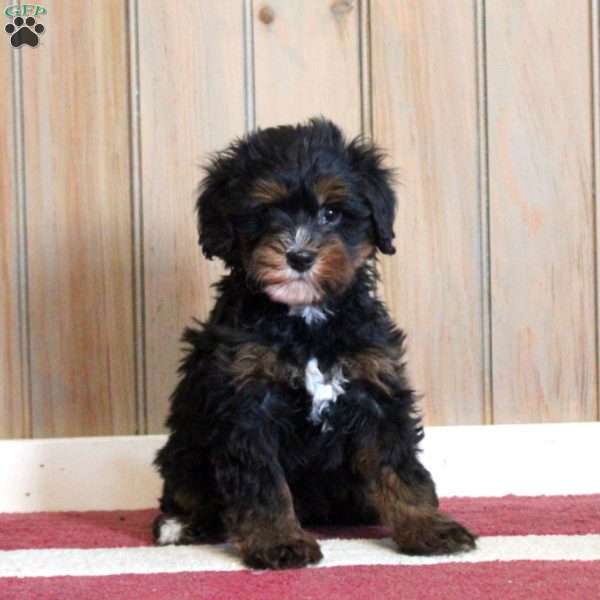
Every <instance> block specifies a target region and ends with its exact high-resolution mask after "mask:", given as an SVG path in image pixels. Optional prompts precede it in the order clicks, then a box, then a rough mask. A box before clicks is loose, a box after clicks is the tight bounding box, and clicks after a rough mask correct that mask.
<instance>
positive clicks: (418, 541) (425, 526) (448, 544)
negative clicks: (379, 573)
mask: <svg viewBox="0 0 600 600" xmlns="http://www.w3.org/2000/svg"><path fill="white" fill-rule="evenodd" d="M393 537H394V540H395V541H396V543H397V544H398V549H399V550H400V552H403V553H404V554H421V555H435V554H456V553H458V552H468V551H469V550H473V549H474V548H475V540H476V539H477V536H476V535H474V534H473V533H471V532H470V531H469V530H468V529H467V528H466V527H464V526H463V525H461V524H460V523H457V522H456V521H454V520H453V519H451V518H450V517H448V516H446V515H444V514H441V513H437V514H435V515H433V516H432V517H427V518H425V519H419V520H415V521H411V522H410V523H407V524H406V525H405V526H404V527H402V528H400V529H398V530H397V531H396V532H395V533H394V536H393Z"/></svg>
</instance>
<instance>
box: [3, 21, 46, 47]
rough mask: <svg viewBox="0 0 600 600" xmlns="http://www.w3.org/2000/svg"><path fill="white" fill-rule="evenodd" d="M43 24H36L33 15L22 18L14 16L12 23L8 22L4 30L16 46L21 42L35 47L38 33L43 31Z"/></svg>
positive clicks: (20, 44)
mask: <svg viewBox="0 0 600 600" xmlns="http://www.w3.org/2000/svg"><path fill="white" fill-rule="evenodd" d="M44 29H45V28H44V26H43V25H42V24H40V23H38V24H37V25H36V23H35V19H34V18H33V17H27V19H23V18H21V17H15V18H14V19H13V22H12V23H9V24H8V25H7V26H6V27H5V28H4V30H5V31H6V33H8V34H9V35H10V36H11V37H10V43H11V44H12V45H13V46H14V47H15V48H18V47H19V46H22V45H23V44H27V45H28V46H31V47H32V48H35V47H36V46H37V45H38V42H39V41H40V39H39V37H38V36H39V35H40V34H42V33H44Z"/></svg>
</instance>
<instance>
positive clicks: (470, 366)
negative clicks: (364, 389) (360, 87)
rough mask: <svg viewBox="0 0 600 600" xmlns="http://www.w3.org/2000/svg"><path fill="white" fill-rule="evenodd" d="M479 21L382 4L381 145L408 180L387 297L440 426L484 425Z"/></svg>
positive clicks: (416, 0)
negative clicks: (476, 42)
mask: <svg viewBox="0 0 600 600" xmlns="http://www.w3.org/2000/svg"><path fill="white" fill-rule="evenodd" d="M474 18H475V15H474V11H473V3H472V2H471V1H468V0H460V1H458V0H457V1H455V2H446V1H444V0H427V1H423V0H411V1H406V2H387V1H385V0H376V1H374V2H372V4H371V40H372V85H373V100H372V105H373V111H374V114H373V123H374V125H373V129H374V137H375V140H376V141H377V142H379V143H380V144H381V145H383V146H384V147H385V148H387V149H388V150H389V152H390V162H391V164H392V165H393V166H395V167H397V168H398V179H399V185H398V186H397V192H398V200H399V207H398V215H397V219H396V236H397V237H396V247H397V253H396V255H395V256H394V257H393V258H385V259H383V260H382V264H381V267H382V277H383V290H384V297H385V300H386V301H387V303H388V306H389V307H390V309H391V311H392V313H393V316H394V318H395V319H396V321H397V322H398V324H399V325H400V326H401V327H402V328H404V329H405V330H406V331H407V332H408V336H409V337H408V346H409V355H408V365H409V372H410V373H411V374H412V379H413V384H414V385H415V387H416V389H417V390H418V391H419V392H422V393H424V398H423V407H424V414H425V419H426V422H427V423H430V424H442V423H443V424H452V423H481V422H482V421H483V406H484V398H483V389H484V387H483V379H482V373H483V360H482V335H483V332H482V298H481V276H482V273H481V252H480V238H479V236H480V231H479V217H480V215H479V197H478V140H477V86H476V77H475V74H476V64H475V57H476V51H475V37H474V36H475V31H476V28H475V22H474Z"/></svg>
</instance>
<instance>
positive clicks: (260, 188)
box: [251, 179, 287, 204]
mask: <svg viewBox="0 0 600 600" xmlns="http://www.w3.org/2000/svg"><path fill="white" fill-rule="evenodd" d="M251 195H252V198H253V199H254V200H256V201H257V202H260V203H261V204H274V203H275V202H279V201H280V200H283V199H284V198H285V197H286V195H287V188H286V187H285V185H283V183H279V182H278V181H274V180H272V179H259V180H258V181H256V183H255V184H254V186H253V187H252V194H251Z"/></svg>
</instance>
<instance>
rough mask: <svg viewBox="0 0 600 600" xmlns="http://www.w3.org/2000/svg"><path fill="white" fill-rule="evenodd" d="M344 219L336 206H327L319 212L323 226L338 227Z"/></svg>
mask: <svg viewBox="0 0 600 600" xmlns="http://www.w3.org/2000/svg"><path fill="white" fill-rule="evenodd" d="M341 218H342V213H341V212H340V211H339V210H338V209H337V208H335V207H334V206H326V207H325V208H322V209H321V210H320V211H319V223H320V224H321V225H337V224H338V223H339V222H340V219H341Z"/></svg>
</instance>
